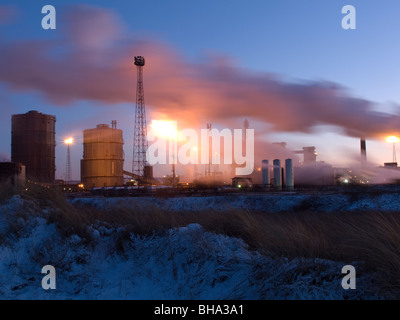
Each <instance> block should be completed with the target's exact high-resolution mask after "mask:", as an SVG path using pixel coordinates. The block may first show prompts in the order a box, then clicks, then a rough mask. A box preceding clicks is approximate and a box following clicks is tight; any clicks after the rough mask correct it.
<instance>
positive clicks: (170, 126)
mask: <svg viewBox="0 0 400 320" xmlns="http://www.w3.org/2000/svg"><path fill="white" fill-rule="evenodd" d="M150 127H151V129H152V130H154V131H155V133H156V134H157V135H159V136H160V137H164V138H167V139H173V138H176V137H177V136H178V130H177V128H176V122H175V121H167V120H152V121H151V125H150Z"/></svg>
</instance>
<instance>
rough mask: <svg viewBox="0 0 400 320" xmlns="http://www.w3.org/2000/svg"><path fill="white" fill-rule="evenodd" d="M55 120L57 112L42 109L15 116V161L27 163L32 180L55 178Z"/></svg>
mask: <svg viewBox="0 0 400 320" xmlns="http://www.w3.org/2000/svg"><path fill="white" fill-rule="evenodd" d="M55 123H56V117H55V116H51V115H47V114H43V113H40V112H38V111H29V112H27V113H25V114H16V115H13V116H12V117H11V161H12V162H17V163H21V164H22V165H24V166H25V167H26V177H27V179H29V180H33V181H37V182H45V183H52V182H54V180H55V171H56V164H55V159H56V156H55V147H56V140H55V139H56V138H55V135H56V130H55Z"/></svg>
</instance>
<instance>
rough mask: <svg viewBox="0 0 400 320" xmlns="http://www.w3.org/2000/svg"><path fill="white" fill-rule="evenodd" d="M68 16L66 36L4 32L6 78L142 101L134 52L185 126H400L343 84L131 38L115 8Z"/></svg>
mask: <svg viewBox="0 0 400 320" xmlns="http://www.w3.org/2000/svg"><path fill="white" fill-rule="evenodd" d="M1 12H3V13H4V12H6V10H5V9H4V10H1V8H0V16H1ZM63 12H66V10H63ZM3 15H4V14H3ZM59 19H61V20H59V21H58V23H57V31H58V32H60V30H62V31H63V32H62V36H61V38H60V39H56V40H42V39H38V40H36V41H26V40H25V41H19V42H7V41H5V40H3V41H2V40H1V39H0V81H3V82H5V83H7V84H9V85H10V86H11V87H13V88H15V89H19V90H36V91H39V92H41V93H42V94H43V95H45V96H46V97H47V98H48V99H50V100H51V101H52V102H54V103H56V104H59V105H68V104H69V103H71V102H74V101H76V100H92V101H98V102H102V103H103V104H114V103H120V102H130V103H133V102H134V101H135V84H136V71H135V68H134V65H133V57H134V56H135V55H143V56H144V57H145V58H146V66H145V78H144V81H145V96H146V105H148V106H150V107H152V108H153V109H154V110H156V111H157V112H158V113H159V114H160V115H168V117H169V118H171V119H174V120H178V121H179V122H180V123H182V122H183V123H185V124H188V125H192V126H193V125H195V124H199V123H200V122H202V123H204V122H205V121H207V119H213V121H218V123H220V124H224V125H229V124H230V123H232V122H233V121H234V120H235V119H238V118H242V119H243V118H245V117H246V118H248V119H257V121H259V122H261V123H268V124H270V125H272V129H273V130H276V131H286V132H298V131H300V132H309V131H311V130H312V129H313V127H315V126H316V125H321V124H327V125H333V126H338V127H340V128H342V129H343V130H344V132H345V133H346V134H348V135H350V136H355V137H374V136H378V135H381V134H383V133H389V132H391V133H393V132H395V131H396V129H397V128H399V126H400V115H398V114H396V115H391V114H386V113H381V112H376V111H372V110H371V107H372V106H373V103H372V102H370V101H367V100H363V99H358V98H354V97H351V96H350V95H349V94H348V92H347V91H346V89H345V88H343V87H341V86H340V85H337V84H334V83H330V82H303V83H287V82H284V81H281V80H280V79H278V78H277V77H276V76H273V75H271V74H268V73H261V72H258V73H257V72H250V71H247V70H245V69H241V68H239V67H237V66H235V65H234V64H233V63H232V62H230V60H229V58H227V57H208V58H205V59H204V61H200V62H198V63H190V62H187V61H185V59H184V58H183V57H182V56H180V55H179V54H178V53H177V52H175V51H174V50H173V49H171V48H170V47H169V46H167V45H165V44H163V43H161V42H159V41H150V40H148V41H144V40H139V39H135V40H132V37H128V35H127V34H126V33H125V31H124V28H123V23H122V22H121V21H120V19H119V17H118V16H117V15H116V14H115V13H114V12H112V11H109V10H105V9H101V8H97V7H91V6H82V5H78V6H76V5H75V6H70V7H69V10H68V12H67V13H66V14H65V15H64V16H61V15H60V17H59Z"/></svg>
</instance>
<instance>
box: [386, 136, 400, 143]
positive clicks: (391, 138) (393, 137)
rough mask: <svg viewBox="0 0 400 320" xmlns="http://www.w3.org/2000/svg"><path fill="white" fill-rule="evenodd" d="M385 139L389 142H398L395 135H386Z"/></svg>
mask: <svg viewBox="0 0 400 320" xmlns="http://www.w3.org/2000/svg"><path fill="white" fill-rule="evenodd" d="M386 141H387V142H390V143H395V142H398V141H399V138H397V137H395V136H390V137H387V138H386Z"/></svg>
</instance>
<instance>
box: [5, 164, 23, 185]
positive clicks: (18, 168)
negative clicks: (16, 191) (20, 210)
mask: <svg viewBox="0 0 400 320" xmlns="http://www.w3.org/2000/svg"><path fill="white" fill-rule="evenodd" d="M0 182H2V183H9V184H10V185H13V186H23V185H25V166H23V165H22V164H21V163H15V162H0Z"/></svg>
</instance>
